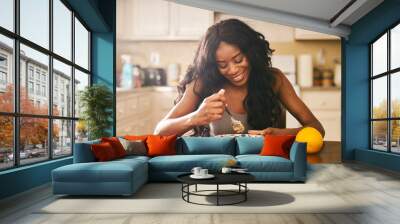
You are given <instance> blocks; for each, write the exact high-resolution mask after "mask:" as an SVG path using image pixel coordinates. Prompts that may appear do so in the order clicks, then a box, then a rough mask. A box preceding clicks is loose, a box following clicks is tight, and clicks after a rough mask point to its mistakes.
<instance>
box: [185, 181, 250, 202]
mask: <svg viewBox="0 0 400 224" xmlns="http://www.w3.org/2000/svg"><path fill="white" fill-rule="evenodd" d="M190 175H191V173H188V174H182V175H179V176H178V177H177V179H178V181H180V182H181V183H182V189H181V190H182V199H183V200H184V201H186V202H188V203H192V204H198V205H217V206H221V205H234V204H239V203H241V202H245V201H246V200H247V192H248V191H249V188H248V187H247V183H249V182H252V181H254V180H255V177H254V176H253V175H251V174H248V173H227V174H223V173H216V174H213V175H214V176H215V177H214V178H212V179H193V178H191V177H190ZM199 184H204V185H216V189H215V190H197V185H199ZM193 185H194V186H195V190H194V191H190V186H193ZM220 185H236V186H238V188H237V190H223V189H220ZM209 192H214V193H215V194H206V193H209ZM190 196H204V197H210V196H211V197H216V199H217V203H216V204H202V203H197V202H193V201H190ZM232 196H241V197H240V199H239V200H237V201H234V202H231V203H221V197H232Z"/></svg>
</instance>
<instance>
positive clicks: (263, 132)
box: [248, 128, 298, 135]
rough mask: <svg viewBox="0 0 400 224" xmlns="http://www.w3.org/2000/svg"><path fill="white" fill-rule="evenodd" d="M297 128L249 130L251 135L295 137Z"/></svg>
mask: <svg viewBox="0 0 400 224" xmlns="http://www.w3.org/2000/svg"><path fill="white" fill-rule="evenodd" d="M297 132H298V129H297V128H291V129H289V128H266V129H263V130H249V132H248V133H249V134H250V135H295V134H296V133H297Z"/></svg>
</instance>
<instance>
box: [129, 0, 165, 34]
mask: <svg viewBox="0 0 400 224" xmlns="http://www.w3.org/2000/svg"><path fill="white" fill-rule="evenodd" d="M130 2H131V3H132V4H131V7H130V12H131V13H133V17H132V19H133V21H129V23H130V24H132V30H133V34H132V39H144V38H148V39H154V38H155V39H157V38H160V37H166V36H169V35H170V19H169V10H170V4H169V2H168V1H160V0H134V1H130ZM128 18H131V17H130V16H128Z"/></svg>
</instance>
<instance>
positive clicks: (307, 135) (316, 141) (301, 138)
mask: <svg viewBox="0 0 400 224" xmlns="http://www.w3.org/2000/svg"><path fill="white" fill-rule="evenodd" d="M296 141H297V142H305V143H307V154H314V153H318V152H319V151H321V149H322V145H323V143H324V141H323V138H322V135H321V133H320V132H319V131H318V130H317V129H315V128H312V127H305V128H303V129H301V130H300V131H299V132H298V133H297V135H296Z"/></svg>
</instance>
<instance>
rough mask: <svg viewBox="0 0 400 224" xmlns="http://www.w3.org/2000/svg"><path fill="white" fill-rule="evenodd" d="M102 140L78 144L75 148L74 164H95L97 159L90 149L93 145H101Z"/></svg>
mask: <svg viewBox="0 0 400 224" xmlns="http://www.w3.org/2000/svg"><path fill="white" fill-rule="evenodd" d="M99 143H100V140H99V139H98V140H93V141H87V142H79V143H78V142H77V143H75V147H74V163H88V162H95V161H96V158H95V157H94V154H93V152H92V150H91V148H90V146H91V145H92V144H99Z"/></svg>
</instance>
